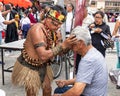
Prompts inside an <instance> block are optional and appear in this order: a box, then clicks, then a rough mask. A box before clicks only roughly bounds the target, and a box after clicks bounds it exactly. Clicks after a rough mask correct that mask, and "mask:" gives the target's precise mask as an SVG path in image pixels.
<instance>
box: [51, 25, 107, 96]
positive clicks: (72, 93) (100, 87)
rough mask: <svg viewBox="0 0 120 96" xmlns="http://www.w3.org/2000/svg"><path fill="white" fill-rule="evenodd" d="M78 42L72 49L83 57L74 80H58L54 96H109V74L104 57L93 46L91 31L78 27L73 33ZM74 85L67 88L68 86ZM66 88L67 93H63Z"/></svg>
mask: <svg viewBox="0 0 120 96" xmlns="http://www.w3.org/2000/svg"><path fill="white" fill-rule="evenodd" d="M71 35H75V36H76V38H77V40H78V41H77V42H76V43H74V44H73V46H72V47H71V49H72V50H73V51H74V52H76V53H78V54H80V55H81V60H80V62H79V66H78V72H77V75H76V77H75V78H74V79H70V80H58V81H56V84H57V85H58V88H56V89H55V92H54V93H55V94H54V95H53V96H107V83H108V72H107V67H106V64H105V59H104V57H103V55H102V54H101V53H100V52H99V51H98V50H97V49H96V48H94V47H93V46H92V41H91V36H90V33H89V30H88V29H87V28H85V27H81V26H77V27H76V28H74V29H73V30H72V32H71ZM71 84H72V85H73V86H72V87H67V85H71ZM63 88H65V89H66V90H65V92H63V90H64V89H63Z"/></svg>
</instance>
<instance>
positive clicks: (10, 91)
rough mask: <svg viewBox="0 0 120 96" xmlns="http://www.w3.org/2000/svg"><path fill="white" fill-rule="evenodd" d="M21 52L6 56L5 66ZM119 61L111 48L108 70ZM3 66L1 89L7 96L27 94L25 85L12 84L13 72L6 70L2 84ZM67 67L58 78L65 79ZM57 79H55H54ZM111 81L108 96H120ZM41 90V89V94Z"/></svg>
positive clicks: (119, 90)
mask: <svg viewBox="0 0 120 96" xmlns="http://www.w3.org/2000/svg"><path fill="white" fill-rule="evenodd" d="M19 54H20V52H19V51H13V52H12V53H11V54H10V55H9V56H8V55H7V56H5V63H6V64H5V67H9V66H11V65H13V64H14V62H15V60H16V58H17V56H18V55H19ZM116 62H117V56H116V52H115V51H114V52H113V51H112V52H111V50H109V51H107V54H106V63H107V65H108V71H109V70H110V69H111V68H115V66H116ZM63 68H64V67H63ZM1 69H2V66H1V65H0V89H3V90H4V91H5V92H6V96H25V91H24V88H23V87H15V86H13V85H12V84H11V73H8V72H5V85H4V86H3V85H2V74H1V71H2V70H1ZM64 70H65V69H63V71H62V74H61V76H60V77H59V78H58V79H65V71H64ZM54 81H55V80H54ZM54 81H53V83H52V87H53V90H54V88H55V87H56V84H55V82H54ZM108 81H109V86H108V96H120V89H116V88H115V85H114V84H112V83H111V82H110V80H108ZM101 82H102V81H101ZM39 96H42V95H41V91H40V95H39Z"/></svg>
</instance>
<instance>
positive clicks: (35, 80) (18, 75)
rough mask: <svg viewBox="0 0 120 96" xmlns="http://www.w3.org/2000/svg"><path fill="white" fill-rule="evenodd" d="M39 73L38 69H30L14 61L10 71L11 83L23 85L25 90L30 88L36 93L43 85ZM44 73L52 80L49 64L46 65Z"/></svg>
mask: <svg viewBox="0 0 120 96" xmlns="http://www.w3.org/2000/svg"><path fill="white" fill-rule="evenodd" d="M39 74H40V73H39V71H37V70H32V69H30V68H28V67H26V66H23V65H22V64H20V63H19V62H18V61H16V63H15V65H14V69H13V72H12V83H13V84H14V85H19V86H24V87H25V88H26V90H31V91H32V92H33V93H35V94H38V93H39V89H40V87H42V86H43V84H41V79H40V76H39ZM46 74H47V75H48V77H49V80H50V81H51V82H52V80H53V73H52V69H51V67H50V66H47V69H46ZM44 83H45V82H44Z"/></svg>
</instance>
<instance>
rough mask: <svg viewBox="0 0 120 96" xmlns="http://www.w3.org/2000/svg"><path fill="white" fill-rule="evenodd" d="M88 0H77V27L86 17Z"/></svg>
mask: <svg viewBox="0 0 120 96" xmlns="http://www.w3.org/2000/svg"><path fill="white" fill-rule="evenodd" d="M85 4H86V0H76V10H75V25H74V26H75V27H76V26H78V25H80V26H81V25H82V21H83V19H84V8H85Z"/></svg>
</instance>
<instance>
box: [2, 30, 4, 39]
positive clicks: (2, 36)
mask: <svg viewBox="0 0 120 96" xmlns="http://www.w3.org/2000/svg"><path fill="white" fill-rule="evenodd" d="M2 38H3V39H4V38H5V32H4V31H2Z"/></svg>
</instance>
